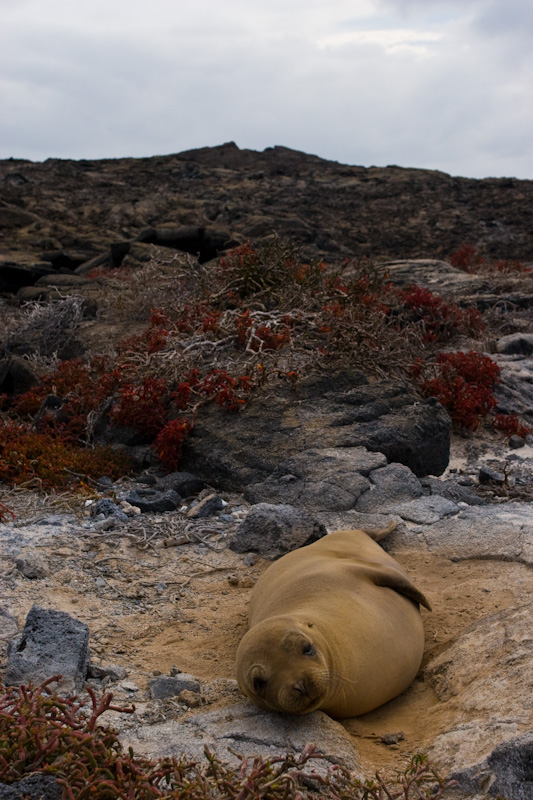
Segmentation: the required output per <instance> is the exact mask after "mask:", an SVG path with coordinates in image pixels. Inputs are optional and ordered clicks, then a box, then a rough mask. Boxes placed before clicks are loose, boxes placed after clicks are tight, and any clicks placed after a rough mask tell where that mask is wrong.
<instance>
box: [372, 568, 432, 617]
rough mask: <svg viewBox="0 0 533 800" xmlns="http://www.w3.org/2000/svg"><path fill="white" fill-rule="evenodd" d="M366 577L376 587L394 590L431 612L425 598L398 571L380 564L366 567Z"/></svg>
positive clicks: (405, 576)
mask: <svg viewBox="0 0 533 800" xmlns="http://www.w3.org/2000/svg"><path fill="white" fill-rule="evenodd" d="M365 572H366V573H367V575H368V577H369V578H370V580H371V581H372V583H374V584H375V585H376V586H385V587H387V589H394V590H395V591H396V592H399V593H400V594H404V595H405V596H406V597H408V598H409V599H410V600H414V602H415V603H419V604H420V605H421V606H424V608H427V609H428V611H431V605H430V603H429V600H428V599H427V597H426V596H425V595H424V594H423V593H422V592H421V591H420V590H419V589H417V588H416V586H415V585H414V583H411V581H410V580H409V578H408V577H407V575H404V574H403V573H402V572H400V570H398V569H394V567H389V566H382V565H381V564H375V565H374V564H373V565H372V566H370V565H368V566H367V567H366V568H365Z"/></svg>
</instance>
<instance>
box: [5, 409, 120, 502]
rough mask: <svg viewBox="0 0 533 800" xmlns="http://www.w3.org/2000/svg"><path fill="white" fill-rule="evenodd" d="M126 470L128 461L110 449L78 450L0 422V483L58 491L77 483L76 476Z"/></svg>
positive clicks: (55, 438) (20, 426) (47, 435)
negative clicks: (32, 483)
mask: <svg viewBox="0 0 533 800" xmlns="http://www.w3.org/2000/svg"><path fill="white" fill-rule="evenodd" d="M130 468H131V464H130V462H129V460H128V459H127V458H126V457H125V456H124V455H122V454H121V453H117V452H115V451H113V450H112V449H111V448H110V447H95V448H94V449H82V448H80V447H77V446H73V445H71V444H69V443H68V442H66V441H64V440H63V439H61V438H60V437H59V436H58V435H57V434H53V433H49V432H44V433H38V432H36V431H34V430H32V429H31V428H29V427H28V426H27V425H24V424H21V423H17V422H12V421H8V422H5V421H4V422H2V421H0V482H3V483H9V484H15V485H21V484H25V483H29V482H30V481H35V480H37V481H38V482H39V483H40V484H41V485H42V486H45V487H49V488H53V489H59V488H65V487H67V486H69V485H71V484H73V483H77V482H79V476H80V475H82V476H85V475H88V476H89V477H91V478H95V479H96V478H100V477H101V476H102V475H109V476H110V477H112V478H118V477H120V476H121V475H124V474H126V473H127V472H129V470H130Z"/></svg>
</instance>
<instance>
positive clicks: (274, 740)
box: [122, 702, 359, 770]
mask: <svg viewBox="0 0 533 800" xmlns="http://www.w3.org/2000/svg"><path fill="white" fill-rule="evenodd" d="M309 742H313V743H314V744H315V746H316V748H317V750H318V751H319V752H320V753H322V754H323V755H324V756H326V758H325V760H324V762H322V761H316V762H312V765H313V767H314V768H315V769H317V770H318V769H319V768H320V765H321V764H323V765H324V766H323V768H327V766H328V765H329V762H331V763H341V764H344V765H346V766H347V767H348V768H350V769H357V767H358V764H359V759H358V754H357V751H356V749H355V747H354V745H353V744H352V741H351V739H350V737H349V735H348V734H347V733H346V731H345V730H344V728H343V727H342V725H341V724H340V723H339V722H335V720H333V719H331V718H330V717H328V716H327V715H326V714H324V713H323V712H322V711H315V712H314V713H312V714H307V715H305V716H302V717H297V716H292V715H290V716H289V715H288V716H285V715H281V714H270V713H268V712H266V711H261V710H260V709H258V708H256V707H255V706H253V705H251V704H249V703H244V702H243V703H237V704H236V705H233V706H230V707H228V708H224V709H221V710H218V711H207V712H202V713H200V714H195V715H194V716H191V717H188V718H187V719H185V720H184V721H183V722H178V721H177V720H171V721H169V722H163V723H159V724H156V725H151V726H143V727H141V728H139V729H137V731H136V732H135V733H131V732H129V731H128V732H126V733H125V734H124V735H123V737H122V743H123V745H124V746H125V747H129V746H131V747H133V749H134V751H135V752H136V753H137V754H138V755H143V756H146V757H148V758H156V757H160V756H173V755H174V756H178V757H179V756H181V755H184V756H185V758H191V759H193V760H195V761H196V760H202V758H203V754H204V747H206V746H207V747H208V748H209V749H210V750H211V751H212V752H213V751H214V752H216V754H217V755H218V756H219V758H221V759H222V760H223V761H225V762H226V763H230V764H232V765H233V766H236V765H237V764H239V763H240V762H239V760H238V759H237V758H236V757H235V756H234V755H233V754H232V753H231V752H230V750H229V749H228V748H231V749H232V750H235V752H237V753H239V754H241V755H243V756H245V757H247V756H252V757H253V756H254V755H259V756H262V757H263V758H268V757H274V756H279V755H284V754H285V753H287V752H289V751H292V752H296V753H300V752H301V751H302V750H303V749H304V747H305V745H306V744H308V743H309Z"/></svg>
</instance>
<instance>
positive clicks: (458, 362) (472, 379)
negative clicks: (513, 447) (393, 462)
mask: <svg viewBox="0 0 533 800" xmlns="http://www.w3.org/2000/svg"><path fill="white" fill-rule="evenodd" d="M436 367H437V373H438V374H437V375H436V376H435V377H433V378H429V379H426V380H424V381H423V382H422V386H421V389H422V392H423V393H424V394H425V395H426V396H429V397H436V398H437V400H438V401H439V402H440V403H441V404H442V405H443V406H444V407H445V408H446V410H447V411H448V413H449V414H450V416H451V418H452V420H453V421H454V422H455V424H456V425H458V426H459V427H460V428H465V429H467V430H476V428H477V427H478V426H479V424H480V422H481V420H482V419H483V418H484V417H486V416H487V414H489V412H490V411H491V410H492V409H493V408H494V407H495V406H496V400H495V398H494V395H493V390H494V387H495V386H496V384H497V383H498V381H499V376H500V368H499V366H498V365H497V364H496V363H495V362H494V361H492V360H491V359H490V358H489V357H488V356H484V355H481V353H476V352H474V351H473V350H471V351H470V352H469V353H461V352H458V353H439V354H438V355H437V364H436Z"/></svg>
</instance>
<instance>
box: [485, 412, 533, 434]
mask: <svg viewBox="0 0 533 800" xmlns="http://www.w3.org/2000/svg"><path fill="white" fill-rule="evenodd" d="M492 425H493V427H494V428H495V429H496V430H497V431H501V432H502V433H504V434H505V435H506V436H514V435H516V436H521V437H522V438H523V439H525V437H526V436H527V435H528V433H531V428H528V427H527V425H522V423H521V422H520V420H519V418H518V416H517V415H516V414H496V415H495V416H494V419H493V421H492Z"/></svg>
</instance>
